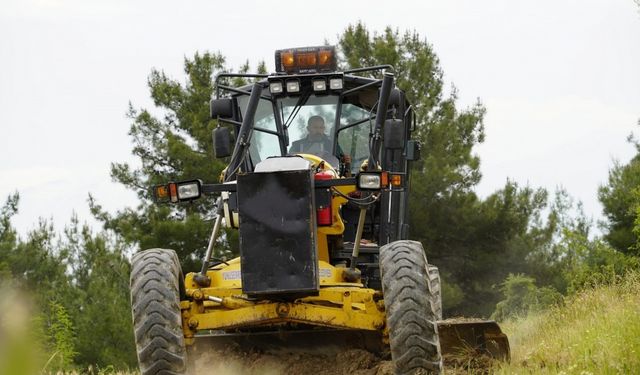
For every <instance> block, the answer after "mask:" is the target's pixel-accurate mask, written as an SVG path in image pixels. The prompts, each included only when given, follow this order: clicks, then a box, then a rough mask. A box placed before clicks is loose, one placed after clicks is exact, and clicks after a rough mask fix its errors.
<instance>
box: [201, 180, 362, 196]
mask: <svg viewBox="0 0 640 375" xmlns="http://www.w3.org/2000/svg"><path fill="white" fill-rule="evenodd" d="M356 182H357V180H356V178H355V177H350V178H340V179H333V180H318V181H315V183H314V187H315V188H316V189H326V188H330V187H332V186H349V185H354V186H355V185H356ZM201 188H202V194H216V193H221V192H223V191H227V192H235V191H237V188H238V186H237V184H236V183H228V184H202V185H201Z"/></svg>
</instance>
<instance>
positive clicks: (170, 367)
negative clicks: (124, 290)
mask: <svg viewBox="0 0 640 375" xmlns="http://www.w3.org/2000/svg"><path fill="white" fill-rule="evenodd" d="M181 277H182V272H181V270H180V263H179V261H178V256H177V255H176V252H175V251H173V250H166V249H151V250H145V251H142V252H139V253H137V254H135V255H134V256H133V259H132V261H131V309H132V315H133V329H134V334H135V342H136V350H137V353H138V363H139V364H140V373H141V374H142V375H160V374H163V375H164V374H167V375H168V374H184V373H185V372H186V370H187V352H186V350H185V343H184V335H183V333H182V317H181V315H180V281H181V280H180V278H181Z"/></svg>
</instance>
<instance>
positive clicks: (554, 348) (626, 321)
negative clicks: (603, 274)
mask: <svg viewBox="0 0 640 375" xmlns="http://www.w3.org/2000/svg"><path fill="white" fill-rule="evenodd" d="M609 281H610V283H609V284H599V285H597V286H595V287H594V288H589V289H585V290H583V291H582V292H580V293H577V294H575V295H573V296H572V297H570V298H567V299H566V300H565V303H564V305H563V306H556V307H553V308H550V309H548V310H546V311H540V312H535V313H532V314H530V315H529V316H527V317H526V318H521V319H516V320H512V321H508V322H506V323H504V324H503V329H504V330H505V331H506V333H507V334H508V335H509V339H510V341H511V347H512V353H511V354H512V361H511V363H510V364H502V365H500V366H498V367H497V368H496V370H495V373H497V374H567V375H569V374H582V375H587V374H637V373H639V372H640V355H639V354H640V339H639V337H640V320H639V319H638V311H640V273H638V272H630V273H629V274H627V275H626V276H625V277H623V278H621V279H618V278H616V279H614V280H609Z"/></svg>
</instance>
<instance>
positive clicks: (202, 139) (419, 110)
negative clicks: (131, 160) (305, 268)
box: [0, 23, 640, 374]
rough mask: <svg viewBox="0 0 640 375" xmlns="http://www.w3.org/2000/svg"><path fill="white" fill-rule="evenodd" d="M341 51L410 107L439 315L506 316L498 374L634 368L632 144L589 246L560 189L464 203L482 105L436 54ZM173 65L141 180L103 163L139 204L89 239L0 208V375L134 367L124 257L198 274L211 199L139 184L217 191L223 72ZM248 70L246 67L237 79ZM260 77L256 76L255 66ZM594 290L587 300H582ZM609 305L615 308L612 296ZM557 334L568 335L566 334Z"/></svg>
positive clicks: (225, 252) (221, 252)
mask: <svg viewBox="0 0 640 375" xmlns="http://www.w3.org/2000/svg"><path fill="white" fill-rule="evenodd" d="M338 48H339V50H340V52H341V57H342V60H341V62H340V64H341V66H342V67H343V68H356V67H360V66H364V65H376V64H392V65H394V66H395V67H396V77H397V84H398V85H399V86H400V87H401V88H402V89H404V90H405V91H406V92H407V95H408V96H409V99H410V100H411V101H412V102H413V105H414V108H415V110H416V114H417V131H416V134H417V137H418V138H419V140H420V141H421V142H422V144H423V149H422V150H423V151H422V160H421V161H420V162H417V163H415V165H414V168H415V170H414V172H415V173H413V181H412V188H413V191H412V194H413V197H412V204H411V207H410V223H411V238H412V239H415V240H419V241H421V242H422V243H423V244H424V245H425V248H426V249H427V250H426V251H427V255H428V258H429V260H430V262H431V263H434V264H436V265H438V266H439V267H440V272H441V275H442V278H443V285H442V290H443V302H444V309H445V311H444V314H445V316H452V315H465V316H484V317H486V316H490V315H492V314H493V316H494V317H495V318H496V319H499V320H506V321H512V319H518V318H519V319H520V320H516V323H509V327H512V328H510V329H511V331H512V333H513V335H514V336H513V337H512V343H513V344H514V362H513V364H512V366H513V367H504V368H502V369H501V370H500V371H503V372H504V373H509V372H510V371H514V372H525V373H526V372H532V371H543V372H544V371H547V372H549V373H554V372H556V371H560V370H562V371H565V372H566V373H567V374H569V373H580V372H579V371H578V370H580V371H587V372H589V371H590V372H593V373H594V374H595V373H601V372H599V371H595V369H596V366H603V367H602V368H604V369H609V370H606V371H611V372H615V371H618V370H620V371H622V372H625V371H626V370H629V371H636V372H637V371H639V369H638V367H637V366H638V365H637V360H635V362H634V358H633V355H632V354H633V353H631V352H627V351H625V350H626V349H625V346H626V347H628V348H631V349H629V350H636V352H634V353H637V349H638V348H637V346H638V342H637V339H636V341H633V337H638V333H639V332H638V327H637V325H636V326H634V325H628V326H624V325H623V324H630V320H632V319H633V317H634V316H633V312H634V310H633V308H635V309H636V310H635V314H636V315H635V316H636V318H637V311H638V310H637V308H638V300H637V298H636V299H634V297H633V293H636V295H637V291H638V290H637V289H638V283H637V279H638V276H637V275H638V274H637V273H633V272H631V273H629V272H630V270H637V269H640V258H639V254H640V252H639V251H638V249H640V147H639V146H638V143H637V142H635V141H634V140H633V139H632V143H634V144H635V146H636V148H637V150H638V156H636V157H635V158H634V159H632V160H631V162H629V163H628V164H621V163H616V164H615V165H614V166H613V168H612V169H611V171H610V174H609V180H608V182H607V184H605V185H603V186H602V187H601V188H600V190H599V194H598V197H599V199H600V200H601V202H602V204H603V206H604V212H605V215H606V219H607V223H606V228H605V233H604V235H603V236H602V237H597V236H593V235H592V234H591V233H590V232H591V229H592V225H593V224H592V223H591V222H590V221H589V220H588V219H587V218H585V216H584V215H583V214H582V213H581V209H580V204H579V203H575V202H573V200H572V199H571V197H570V196H569V194H568V193H567V192H565V191H563V190H559V191H557V192H553V193H550V192H548V191H546V190H544V189H539V188H535V187H530V186H519V185H518V184H517V183H514V182H512V181H507V182H506V183H505V185H504V186H503V187H502V188H500V189H499V190H497V191H495V192H494V193H493V194H490V195H489V196H488V197H486V198H484V199H482V198H480V197H478V196H477V195H476V193H475V192H474V188H475V187H476V185H477V184H478V183H479V182H480V179H481V177H482V176H481V172H480V159H479V157H478V156H477V154H475V152H474V150H475V147H476V146H477V145H478V144H480V143H482V142H483V141H484V137H485V133H484V126H483V119H484V114H485V112H486V109H485V108H484V106H483V105H482V103H481V102H479V101H478V103H476V104H475V105H473V106H471V107H470V108H460V106H459V104H458V103H457V97H456V91H455V90H452V93H451V94H448V95H446V94H445V92H444V90H443V86H444V80H443V72H442V69H441V67H440V65H439V60H438V57H437V56H436V54H435V53H434V51H433V48H432V47H431V45H430V44H429V43H428V42H427V40H426V39H425V38H424V37H422V36H420V35H418V34H417V33H415V32H406V33H400V32H399V31H397V30H393V29H391V28H387V29H386V30H384V31H383V32H382V33H372V32H370V31H369V30H367V28H366V26H365V25H363V24H362V23H358V24H355V25H353V26H349V27H348V28H347V29H346V30H345V31H344V32H343V33H342V34H341V35H340V36H339V37H338ZM184 65H185V69H184V72H185V76H186V81H185V82H184V83H181V81H179V80H176V79H174V78H170V77H168V76H167V75H166V74H164V73H163V72H162V71H158V70H152V72H151V74H150V76H149V78H148V85H149V89H150V96H151V98H152V99H153V103H154V105H155V108H153V109H152V110H147V109H136V108H135V107H134V106H133V105H131V106H130V107H129V111H128V116H129V119H130V120H131V130H130V135H131V137H132V140H133V143H134V147H133V150H132V152H133V154H134V155H135V156H136V157H137V158H138V159H139V167H137V168H136V167H132V166H131V165H129V164H126V163H117V162H115V163H113V164H112V168H111V175H112V177H113V178H114V180H115V181H117V182H119V183H121V184H123V185H124V186H125V187H127V188H129V189H131V190H133V191H135V192H136V193H137V194H138V197H139V204H138V205H137V206H136V207H127V208H123V209H121V210H120V211H118V212H116V213H114V214H110V213H108V212H106V210H104V209H103V208H102V207H101V206H100V204H99V203H98V200H97V199H94V198H90V200H89V205H90V208H91V210H92V212H93V214H94V215H95V217H96V218H97V219H98V220H99V221H100V222H101V223H102V224H103V229H102V230H101V231H99V232H93V231H92V230H91V229H90V228H89V227H88V226H86V225H81V224H80V223H79V222H78V220H76V219H74V220H72V222H71V223H69V225H68V226H67V227H66V228H64V230H63V232H62V233H58V232H56V230H55V229H54V228H53V227H52V225H51V224H50V223H49V222H47V221H45V220H41V221H40V223H39V226H38V227H37V228H36V229H34V230H32V231H31V232H29V233H27V234H26V235H24V236H19V235H18V234H17V233H16V231H15V230H14V229H13V228H12V226H11V217H12V216H13V215H15V214H16V212H17V209H18V202H19V196H18V194H17V193H16V194H14V195H11V196H9V197H8V198H7V199H6V203H4V205H2V207H1V208H0V283H1V284H2V285H1V286H2V288H0V289H1V290H2V292H1V293H0V294H1V295H3V296H4V298H2V297H0V307H2V309H0V314H2V315H0V318H2V319H0V373H12V374H13V373H15V374H22V373H34V372H38V371H42V370H43V369H44V370H45V371H57V370H69V371H78V372H81V371H85V370H86V369H89V368H91V369H92V370H91V371H90V372H93V373H98V372H100V371H101V372H103V373H105V372H109V371H112V370H119V369H127V368H131V367H135V366H136V358H135V350H134V348H133V339H132V327H131V312H130V307H129V271H130V264H129V258H130V255H131V254H132V253H133V252H135V251H138V250H140V249H146V248H153V247H165V248H173V249H175V250H176V251H177V252H178V254H179V256H180V258H181V262H182V264H183V267H184V269H185V271H190V270H194V269H196V268H198V266H199V262H200V259H201V258H202V255H203V252H204V250H205V248H206V245H207V240H208V238H209V234H210V230H211V226H212V222H211V219H212V216H213V215H212V211H213V210H212V208H213V202H212V200H207V199H203V200H202V201H199V202H198V203H195V204H192V205H188V206H166V205H165V206H159V205H155V204H154V203H153V202H152V199H151V196H150V190H149V187H150V186H152V185H154V184H158V183H161V182H166V181H171V180H174V181H175V180H183V179H192V178H201V179H203V180H205V181H207V182H215V181H217V180H218V176H219V175H220V172H221V171H222V169H223V168H224V165H225V164H224V162H223V161H221V160H218V159H215V158H214V157H213V153H212V144H211V130H212V129H213V128H214V127H215V126H216V125H217V124H216V123H215V121H213V120H210V119H209V115H208V111H209V110H208V107H207V105H206V103H207V102H208V100H209V98H210V96H211V94H212V93H213V88H214V82H213V80H214V76H215V75H216V74H217V73H220V72H226V71H230V69H229V68H228V67H227V66H226V65H225V59H224V57H223V56H222V55H220V54H214V53H207V52H205V53H196V54H195V55H194V56H193V57H191V58H185V62H184ZM249 70H250V66H249V64H248V63H247V64H245V65H244V66H243V67H241V69H240V71H244V72H247V71H249ZM257 70H258V71H263V72H264V71H266V67H265V65H264V63H260V64H258V68H257ZM231 83H232V84H234V85H238V84H242V83H247V82H241V81H237V80H236V81H234V82H231ZM97 198H99V197H97ZM220 241H221V243H220V244H219V245H220V246H217V249H218V253H217V254H215V256H216V257H221V256H230V255H232V254H233V253H237V238H236V237H235V234H234V232H229V233H227V235H226V236H222V238H221V239H220ZM627 273H629V275H631V276H627V278H625V279H621V278H623V277H624V275H626V274H627ZM634 275H635V276H634ZM621 280H622V281H621ZM594 286H598V289H597V291H596V292H594V293H589V292H587V291H588V290H590V289H591V288H593V287H594ZM634 288H635V289H634ZM632 292H633V293H632ZM616 293H617V294H618V296H623V295H624V296H625V297H624V298H622V297H620V298H618V299H616V298H614V297H615V296H616ZM15 296H20V297H21V298H20V299H19V300H17V298H16V297H15ZM14 300H16V302H14ZM634 301H635V302H634ZM627 302H629V304H628V305H625V303H627ZM633 303H635V305H633ZM625 306H626V307H625ZM629 306H634V307H633V308H632V307H629ZM563 314H564V315H563ZM601 314H607V315H601ZM523 316H527V317H528V318H520V317H523ZM605 318H606V319H605ZM25 319H26V320H25ZM604 320H606V321H604ZM565 322H569V323H571V324H573V325H572V326H571V327H572V328H569V327H567V328H566V330H565V328H563V327H564V323H565ZM621 327H628V329H625V330H621V331H618V329H619V328H621ZM633 327H635V328H633ZM545 328H549V331H551V332H554V334H553V335H551V334H547V333H545V332H546V329H545ZM634 329H635V331H634ZM632 334H633V335H635V336H632ZM545 335H547V336H545ZM6 340H8V341H6ZM5 342H11V343H12V345H5ZM572 345H574V346H572ZM21 348H31V350H30V351H28V352H23V349H21ZM525 349H526V350H525ZM605 349H606V350H605ZM521 350H524V351H522V352H521ZM547 352H549V353H547ZM630 353H631V354H630ZM545 355H553V357H550V356H545ZM636 357H637V356H636ZM8 359H12V360H11V361H9V360H8ZM624 365H628V366H635V367H627V368H625V367H624ZM16 366H17V367H16ZM572 366H575V367H572ZM616 366H618V367H616ZM620 366H622V367H620Z"/></svg>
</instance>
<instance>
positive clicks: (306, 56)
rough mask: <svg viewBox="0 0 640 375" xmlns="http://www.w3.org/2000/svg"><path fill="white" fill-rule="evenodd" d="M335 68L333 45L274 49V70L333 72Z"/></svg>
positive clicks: (289, 72)
mask: <svg viewBox="0 0 640 375" xmlns="http://www.w3.org/2000/svg"><path fill="white" fill-rule="evenodd" d="M336 69H337V62H336V49H335V47H333V46H321V47H302V48H290V49H281V50H277V51H276V72H278V73H287V74H298V73H319V72H334V71H335V70H336Z"/></svg>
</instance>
